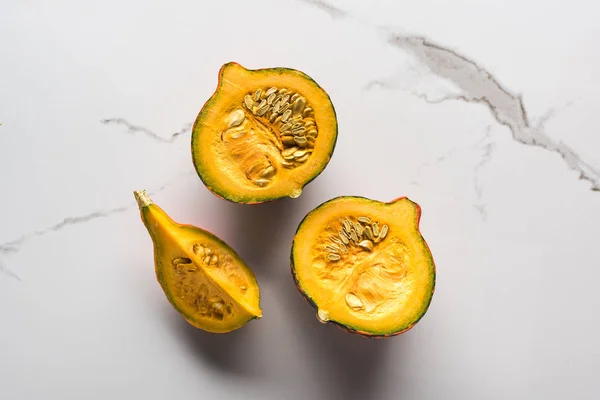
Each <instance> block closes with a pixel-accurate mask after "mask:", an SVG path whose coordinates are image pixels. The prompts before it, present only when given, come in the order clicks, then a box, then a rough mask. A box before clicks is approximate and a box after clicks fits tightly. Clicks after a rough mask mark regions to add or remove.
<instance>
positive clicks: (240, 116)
mask: <svg viewBox="0 0 600 400" xmlns="http://www.w3.org/2000/svg"><path fill="white" fill-rule="evenodd" d="M244 119H246V114H244V111H242V110H240V109H237V110H235V111H233V112H231V113H230V114H229V115H228V116H227V120H228V121H229V123H228V126H229V127H230V128H233V127H234V126H240V125H241V124H242V122H244Z"/></svg>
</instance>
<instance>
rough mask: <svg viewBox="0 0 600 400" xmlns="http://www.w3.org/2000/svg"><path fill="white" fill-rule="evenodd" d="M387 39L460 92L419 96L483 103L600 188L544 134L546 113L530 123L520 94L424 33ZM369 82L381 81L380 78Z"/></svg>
mask: <svg viewBox="0 0 600 400" xmlns="http://www.w3.org/2000/svg"><path fill="white" fill-rule="evenodd" d="M388 42H389V43H390V45H392V46H394V47H397V48H399V49H402V50H405V51H409V52H411V53H412V54H414V55H415V56H416V57H417V58H418V59H419V61H420V62H421V63H423V65H425V66H426V67H427V68H429V70H430V71H431V72H432V73H434V74H435V75H437V76H440V77H442V78H445V79H448V80H449V81H451V82H453V83H454V84H456V86H457V87H458V88H460V90H461V92H462V94H457V95H449V96H446V97H443V98H441V99H436V100H429V99H428V98H427V97H426V96H419V97H420V98H422V99H424V100H425V101H427V102H429V103H441V102H444V101H449V100H458V101H464V102H467V103H478V104H483V105H485V106H486V107H487V108H488V109H489V110H490V112H491V113H492V116H493V117H494V119H495V120H496V121H497V122H498V123H499V124H501V125H503V126H506V127H508V128H509V129H510V131H511V133H512V137H513V139H514V140H515V141H517V142H519V143H522V144H525V145H529V146H537V147H540V148H543V149H546V150H548V151H551V152H554V153H557V154H558V155H560V156H561V157H562V158H563V160H564V161H565V162H566V164H567V165H568V166H569V168H571V169H572V170H574V171H576V172H578V173H579V178H580V179H582V180H586V181H588V182H590V183H591V189H592V190H594V191H600V171H599V170H598V169H596V168H594V167H593V166H592V165H590V164H588V163H587V162H585V161H584V160H583V159H581V157H580V156H579V155H578V154H577V153H576V152H575V150H573V149H572V148H570V147H569V146H567V145H566V144H564V143H561V142H559V141H555V140H553V139H552V138H550V136H548V135H547V134H546V132H545V130H544V124H545V123H546V122H547V119H548V118H549V117H550V115H549V116H548V117H547V118H543V119H541V120H540V121H539V123H538V124H536V125H535V126H534V125H532V124H531V122H530V120H529V117H528V115H527V111H526V109H525V105H524V103H523V99H522V97H521V96H520V95H516V94H513V93H511V92H510V91H508V90H507V89H506V88H504V87H503V86H502V85H501V84H500V82H499V81H498V80H497V79H496V78H495V77H494V76H493V75H492V74H490V73H489V72H488V71H486V70H485V69H483V68H481V67H480V66H479V65H477V63H475V62H474V61H473V60H471V59H469V58H467V57H465V56H463V55H461V54H459V53H457V52H455V51H453V50H450V49H447V48H445V47H443V46H440V45H438V44H435V43H433V42H431V41H430V40H428V39H426V38H424V37H419V36H403V35H398V34H390V36H389V38H388ZM373 83H376V84H379V85H380V86H381V85H384V84H383V83H382V82H373ZM371 86H372V85H371Z"/></svg>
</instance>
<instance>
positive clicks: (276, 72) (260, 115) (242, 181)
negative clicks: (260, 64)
mask: <svg viewBox="0 0 600 400" xmlns="http://www.w3.org/2000/svg"><path fill="white" fill-rule="evenodd" d="M336 140H337V118H336V114H335V110H334V108H333V104H332V103H331V100H330V98H329V95H328V94H327V93H326V92H325V91H324V90H323V89H322V88H321V87H320V86H319V85H318V84H317V83H316V82H315V81H314V80H313V79H311V78H310V77H309V76H308V75H306V74H305V73H303V72H300V71H297V70H294V69H289V68H266V69H257V70H249V69H246V68H244V67H242V66H241V65H239V64H237V63H233V62H231V63H227V64H225V65H223V67H221V70H220V72H219V81H218V85H217V89H216V91H215V92H214V94H213V95H212V96H211V97H210V99H209V100H208V101H207V102H206V104H204V106H203V107H202V109H201V110H200V113H199V114H198V117H197V118H196V121H195V123H194V126H193V130H192V157H193V161H194V166H195V168H196V171H197V173H198V175H199V176H200V179H201V180H202V182H204V184H205V185H206V187H207V188H208V189H209V190H210V191H211V192H213V193H214V194H216V195H217V196H219V197H221V198H224V199H227V200H229V201H233V202H237V203H262V202H265V201H271V200H275V199H278V198H282V197H292V198H295V197H298V196H300V194H301V193H302V189H303V188H304V186H305V185H306V184H308V183H309V182H310V181H312V180H313V179H315V178H316V177H317V176H318V175H319V174H320V173H321V172H322V171H323V169H324V168H325V167H326V166H327V164H328V163H329V160H330V158H331V156H332V154H333V150H334V148H335V144H336Z"/></svg>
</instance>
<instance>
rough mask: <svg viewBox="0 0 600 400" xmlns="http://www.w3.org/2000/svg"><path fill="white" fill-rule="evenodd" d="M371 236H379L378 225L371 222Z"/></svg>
mask: <svg viewBox="0 0 600 400" xmlns="http://www.w3.org/2000/svg"><path fill="white" fill-rule="evenodd" d="M372 226H373V236H379V225H378V224H377V222H373V225H372Z"/></svg>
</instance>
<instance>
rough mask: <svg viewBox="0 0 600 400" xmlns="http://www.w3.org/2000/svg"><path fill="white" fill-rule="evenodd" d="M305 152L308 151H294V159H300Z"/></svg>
mask: <svg viewBox="0 0 600 400" xmlns="http://www.w3.org/2000/svg"><path fill="white" fill-rule="evenodd" d="M307 151H308V150H306V149H302V150H297V151H295V152H294V157H296V158H300V157H302V156H303V155H305V154H306V152H307Z"/></svg>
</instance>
